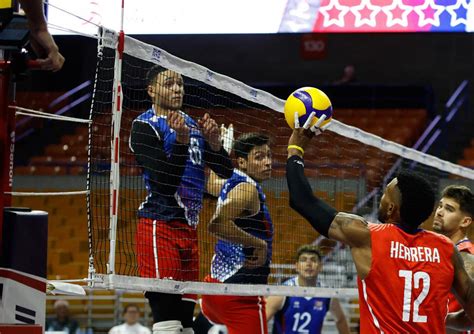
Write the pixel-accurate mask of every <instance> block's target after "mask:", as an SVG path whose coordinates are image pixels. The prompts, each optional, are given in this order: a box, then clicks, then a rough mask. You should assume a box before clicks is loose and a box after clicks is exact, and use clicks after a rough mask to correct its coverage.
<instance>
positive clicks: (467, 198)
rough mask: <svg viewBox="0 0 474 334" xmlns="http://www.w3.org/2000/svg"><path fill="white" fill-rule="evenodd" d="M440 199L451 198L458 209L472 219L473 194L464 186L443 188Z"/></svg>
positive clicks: (473, 210) (473, 209) (473, 215)
mask: <svg viewBox="0 0 474 334" xmlns="http://www.w3.org/2000/svg"><path fill="white" fill-rule="evenodd" d="M441 197H446V198H452V199H454V200H455V201H456V202H458V204H459V209H460V210H461V211H462V212H464V213H467V214H468V215H470V216H471V217H472V218H474V194H473V193H472V191H471V189H469V188H468V187H466V186H459V185H451V186H447V187H446V188H444V190H443V192H442V193H441Z"/></svg>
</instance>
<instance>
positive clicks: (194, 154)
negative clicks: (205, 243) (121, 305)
mask: <svg viewBox="0 0 474 334" xmlns="http://www.w3.org/2000/svg"><path fill="white" fill-rule="evenodd" d="M147 92H148V95H149V96H150V97H151V99H152V102H153V106H152V107H151V108H150V109H149V110H148V111H146V112H144V113H143V114H141V115H139V116H138V117H137V118H136V119H135V120H134V121H133V123H132V130H131V134H130V148H131V150H132V152H133V153H134V154H135V158H136V160H137V162H138V164H139V165H140V166H141V167H142V170H143V179H144V181H145V186H146V190H147V196H146V198H145V200H144V201H143V203H142V204H141V206H140V208H139V210H138V217H139V222H138V226H137V230H136V233H135V242H136V248H137V264H138V270H139V272H140V275H141V276H142V277H149V278H164V279H174V280H184V281H196V280H198V278H199V268H198V265H199V259H198V241H197V231H196V226H197V224H198V219H199V212H200V210H201V206H202V198H203V192H204V187H205V173H204V168H205V166H206V165H207V166H209V167H210V168H211V169H212V170H213V171H214V172H215V173H216V174H217V175H218V176H220V177H222V178H229V177H230V176H231V175H232V171H233V167H232V162H231V160H230V158H229V156H228V154H227V152H226V151H225V150H224V149H223V148H222V143H221V140H220V130H219V128H218V126H217V124H216V122H215V121H214V120H213V119H212V118H211V117H210V116H209V114H205V115H204V116H203V118H202V119H200V120H199V121H198V122H196V121H194V120H193V119H192V118H191V117H189V116H188V115H187V114H185V113H184V112H183V111H181V108H182V104H183V97H184V83H183V78H182V76H181V75H180V74H178V73H176V72H173V71H171V70H167V69H165V68H163V67H161V66H158V65H156V66H154V67H152V68H151V69H150V71H149V72H148V76H147ZM145 296H146V297H147V298H148V300H149V302H150V307H151V309H152V313H153V320H154V325H153V333H154V334H157V333H169V334H171V333H172V334H175V333H192V328H191V327H192V321H193V311H194V303H195V300H196V296H195V295H177V294H176V295H175V294H166V293H156V292H146V294H145Z"/></svg>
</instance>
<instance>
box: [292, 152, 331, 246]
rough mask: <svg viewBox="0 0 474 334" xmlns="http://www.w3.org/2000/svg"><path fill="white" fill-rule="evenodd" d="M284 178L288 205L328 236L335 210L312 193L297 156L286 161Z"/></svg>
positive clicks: (301, 160)
mask: <svg viewBox="0 0 474 334" xmlns="http://www.w3.org/2000/svg"><path fill="white" fill-rule="evenodd" d="M286 178H287V182H288V189H289V194H290V206H291V207H292V208H293V209H294V210H295V211H296V212H298V213H299V214H300V215H302V216H303V217H304V218H305V219H306V220H307V221H308V222H309V223H310V224H311V226H313V228H314V229H315V230H316V231H318V232H319V233H321V234H322V235H324V236H325V237H328V231H329V227H330V226H331V223H332V221H333V220H334V217H336V215H337V211H336V210H335V209H334V208H332V207H331V206H329V205H327V204H326V203H324V202H323V201H321V200H320V199H319V198H316V197H315V196H314V194H313V190H312V189H311V186H310V185H309V182H308V179H307V178H306V176H305V175H304V162H303V159H302V158H300V157H298V156H291V157H290V158H288V161H287V163H286Z"/></svg>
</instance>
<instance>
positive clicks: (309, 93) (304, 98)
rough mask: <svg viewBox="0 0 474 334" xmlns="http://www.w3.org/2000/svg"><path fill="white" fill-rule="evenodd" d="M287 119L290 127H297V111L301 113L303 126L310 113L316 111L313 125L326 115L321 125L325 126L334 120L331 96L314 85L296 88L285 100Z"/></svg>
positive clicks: (300, 121) (301, 124)
mask: <svg viewBox="0 0 474 334" xmlns="http://www.w3.org/2000/svg"><path fill="white" fill-rule="evenodd" d="M284 111H285V119H286V122H287V123H288V125H289V126H290V128H292V129H294V128H295V113H296V112H297V113H298V115H299V123H300V127H303V125H304V124H305V122H306V120H307V119H308V117H309V115H311V113H312V112H315V113H316V115H315V116H314V118H313V120H312V122H311V125H310V127H311V126H313V125H314V124H316V122H317V121H318V119H319V118H320V117H321V116H322V115H326V119H325V120H324V122H323V123H322V124H321V125H320V126H324V125H326V124H328V123H329V122H331V120H332V105H331V101H330V100H329V97H328V96H327V95H326V94H325V93H324V92H323V91H321V90H319V89H317V88H314V87H303V88H299V89H297V90H295V91H294V92H293V93H291V95H290V96H289V97H288V98H287V99H286V102H285V108H284Z"/></svg>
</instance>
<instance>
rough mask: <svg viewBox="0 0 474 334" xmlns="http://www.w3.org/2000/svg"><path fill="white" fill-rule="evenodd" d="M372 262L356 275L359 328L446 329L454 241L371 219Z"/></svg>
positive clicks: (372, 330)
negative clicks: (365, 271)
mask: <svg viewBox="0 0 474 334" xmlns="http://www.w3.org/2000/svg"><path fill="white" fill-rule="evenodd" d="M369 229H370V236H371V241H372V263H371V268H370V271H369V273H368V275H367V277H366V278H365V279H364V280H360V279H358V285H359V303H360V332H361V333H364V334H371V333H385V334H388V333H418V334H421V333H445V332H446V330H445V318H446V314H447V312H448V294H449V291H450V289H451V285H452V282H453V275H454V268H453V264H452V261H451V256H452V255H453V252H454V246H453V244H452V242H451V241H450V240H449V239H448V238H446V237H445V236H442V235H439V234H436V233H433V232H430V231H425V230H418V232H417V233H415V234H409V233H406V232H405V231H403V230H402V229H401V228H400V227H398V226H396V225H392V224H369Z"/></svg>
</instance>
